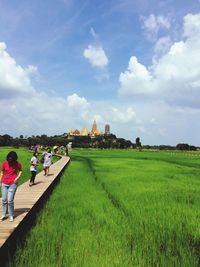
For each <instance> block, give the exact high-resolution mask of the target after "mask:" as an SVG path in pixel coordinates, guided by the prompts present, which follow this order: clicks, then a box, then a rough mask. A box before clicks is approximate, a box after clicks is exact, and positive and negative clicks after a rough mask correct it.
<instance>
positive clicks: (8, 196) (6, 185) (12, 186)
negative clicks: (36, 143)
mask: <svg viewBox="0 0 200 267" xmlns="http://www.w3.org/2000/svg"><path fill="white" fill-rule="evenodd" d="M6 159H7V160H6V161H4V162H3V164H2V167H1V174H0V182H1V191H2V207H3V212H2V216H1V220H4V219H6V213H7V211H8V214H9V218H10V222H13V221H14V197H15V192H16V189H17V181H18V180H19V178H20V177H21V175H22V165H21V163H20V162H19V161H17V159H18V156H17V153H16V152H15V151H10V152H9V153H8V155H7V158H6Z"/></svg>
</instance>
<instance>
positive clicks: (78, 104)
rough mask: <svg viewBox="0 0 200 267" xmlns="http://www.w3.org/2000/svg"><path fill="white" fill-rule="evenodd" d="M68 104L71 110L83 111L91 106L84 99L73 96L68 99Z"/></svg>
mask: <svg viewBox="0 0 200 267" xmlns="http://www.w3.org/2000/svg"><path fill="white" fill-rule="evenodd" d="M67 104H68V106H69V107H70V108H75V109H83V108H88V106H89V104H88V102H87V100H86V99H85V98H84V97H80V96H78V95H77V94H73V95H71V96H68V97H67Z"/></svg>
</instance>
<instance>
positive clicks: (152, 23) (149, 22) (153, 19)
mask: <svg viewBox="0 0 200 267" xmlns="http://www.w3.org/2000/svg"><path fill="white" fill-rule="evenodd" d="M141 19H142V21H143V25H142V28H143V29H144V30H145V32H146V34H147V36H148V37H149V38H150V39H152V38H155V37H156V35H157V34H158V32H159V31H160V30H161V29H170V27H171V23H170V20H169V18H168V17H165V16H162V15H158V16H156V15H154V14H151V15H149V16H148V17H141Z"/></svg>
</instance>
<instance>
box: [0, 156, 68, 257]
mask: <svg viewBox="0 0 200 267" xmlns="http://www.w3.org/2000/svg"><path fill="white" fill-rule="evenodd" d="M69 160H70V158H69V157H66V156H62V158H61V159H59V160H58V161H57V162H56V163H54V164H53V165H51V167H50V172H49V175H48V176H47V177H45V176H44V173H43V172H40V173H38V174H37V175H36V178H35V185H33V186H31V187H30V186H29V181H27V182H25V183H24V184H22V185H20V186H19V187H18V188H17V191H16V195H15V200H14V203H15V219H14V222H9V218H7V219H6V220H4V221H0V262H1V260H2V257H4V256H5V253H8V254H10V251H8V250H10V248H11V247H13V245H14V244H13V241H14V240H15V241H16V240H17V235H19V234H20V232H26V231H24V230H25V229H23V228H24V227H25V228H26V226H27V224H29V225H30V224H31V221H34V217H35V216H36V211H37V209H38V208H39V207H41V206H42V205H43V202H44V200H45V199H46V198H48V195H49V194H50V192H51V191H52V190H53V188H54V187H55V184H56V183H57V182H58V180H59V177H60V175H61V173H62V171H63V170H64V168H65V167H66V166H67V164H68V162H69ZM1 203H2V200H1V198H0V216H1V214H2V204H1ZM29 227H30V226H29ZM15 241H14V242H15Z"/></svg>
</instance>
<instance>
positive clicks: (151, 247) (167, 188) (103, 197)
mask: <svg viewBox="0 0 200 267" xmlns="http://www.w3.org/2000/svg"><path fill="white" fill-rule="evenodd" d="M29 160H30V159H29ZM199 207H200V156H199V154H198V153H193V154H190V153H168V152H147V151H143V152H139V151H135V150H89V149H88V150H86V149H83V150H74V151H72V155H71V163H70V165H69V166H68V168H67V169H66V170H65V172H64V174H63V176H62V178H61V181H60V183H59V185H58V186H57V187H56V188H55V190H54V192H53V194H52V195H51V197H50V199H49V201H48V202H47V204H46V205H45V207H44V208H43V209H42V210H41V212H40V213H39V215H38V218H37V222H36V225H35V226H34V227H33V228H32V230H31V231H30V233H29V234H28V236H27V238H26V240H25V243H24V244H23V245H19V247H18V250H17V252H16V254H15V256H14V259H12V260H11V261H10V262H9V263H8V266H10V267H11V266H17V267H20V266H26V267H28V266H44V267H45V266H52V267H53V266H70V267H71V266H74V267H75V266H81V267H82V266H105V267H107V266H109V267H110V266H119V267H121V266H122V267H128V266H145V267H146V266H185V267H188V266H190V267H193V266H198V265H199V264H200V209H199Z"/></svg>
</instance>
